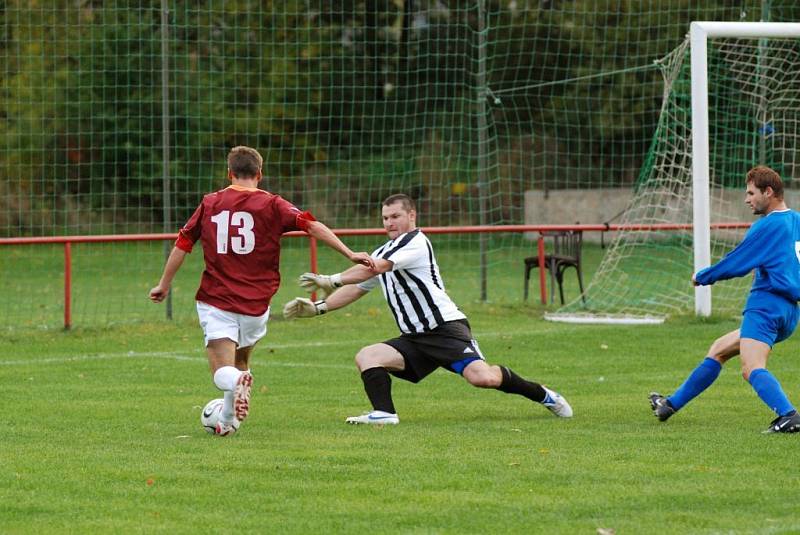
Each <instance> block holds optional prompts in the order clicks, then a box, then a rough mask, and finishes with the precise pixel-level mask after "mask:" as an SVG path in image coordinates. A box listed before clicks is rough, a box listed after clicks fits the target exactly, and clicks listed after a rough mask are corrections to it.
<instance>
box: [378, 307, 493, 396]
mask: <svg viewBox="0 0 800 535" xmlns="http://www.w3.org/2000/svg"><path fill="white" fill-rule="evenodd" d="M383 343H384V344H386V345H389V346H392V347H393V348H395V349H396V350H397V351H399V352H400V354H401V355H403V360H404V361H405V364H406V367H405V369H404V370H400V371H392V370H390V371H389V373H391V374H392V375H394V376H395V377H398V378H399V379H404V380H406V381H410V382H412V383H418V382H420V381H421V380H423V379H424V378H425V377H427V376H428V375H430V374H431V373H432V372H433V371H434V370H435V369H436V368H444V369H446V370H447V371H450V372H453V373H458V374H461V373H462V372H463V371H464V368H465V367H466V366H467V364H469V363H470V362H472V361H474V360H484V358H483V355H482V354H481V350H480V348H479V347H478V342H477V341H475V339H474V338H473V337H472V332H471V331H470V328H469V323H468V322H467V320H455V321H448V322H446V323H443V324H441V325H439V326H438V327H436V328H435V329H434V330H432V331H429V332H426V333H420V334H402V335H401V336H399V337H398V338H392V339H391V340H386V341H385V342H383Z"/></svg>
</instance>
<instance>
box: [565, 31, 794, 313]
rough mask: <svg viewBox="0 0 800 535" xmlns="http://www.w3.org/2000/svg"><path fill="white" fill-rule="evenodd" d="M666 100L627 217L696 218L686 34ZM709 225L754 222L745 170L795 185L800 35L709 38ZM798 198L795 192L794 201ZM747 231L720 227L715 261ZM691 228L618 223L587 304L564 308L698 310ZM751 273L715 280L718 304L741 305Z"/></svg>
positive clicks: (723, 307)
mask: <svg viewBox="0 0 800 535" xmlns="http://www.w3.org/2000/svg"><path fill="white" fill-rule="evenodd" d="M661 65H662V66H663V69H662V70H663V73H664V77H665V87H666V93H665V99H664V108H663V110H662V113H661V119H660V122H659V126H658V129H657V133H656V136H655V138H654V143H653V145H652V147H651V151H650V155H649V157H648V158H646V160H645V161H646V165H645V166H644V167H643V170H642V175H641V177H640V181H639V183H638V184H637V188H636V189H637V192H636V195H635V196H634V198H633V200H632V201H631V204H630V206H629V207H628V210H627V211H626V212H625V214H624V216H623V218H622V219H621V222H622V223H624V224H626V223H627V224H634V223H636V224H645V225H648V224H670V223H676V224H691V223H692V220H693V219H692V217H693V216H692V202H693V198H692V179H691V76H690V74H691V73H690V56H689V42H688V39H687V41H686V42H684V44H683V45H681V46H680V47H678V48H677V49H676V50H675V51H674V52H673V53H672V54H670V55H669V56H668V57H667V58H666V59H665V60H664V61H663V62H662V63H661ZM708 87H709V95H708V97H709V124H710V126H709V139H710V169H709V171H710V183H711V184H710V185H711V224H712V228H713V225H714V224H715V223H729V222H739V221H752V220H753V217H752V216H751V215H750V213H749V212H750V211H749V209H747V207H746V206H745V205H744V187H745V184H744V177H745V175H746V174H747V171H748V169H750V168H751V167H753V166H754V165H756V164H759V163H763V164H766V165H769V166H771V167H772V168H774V169H776V170H777V171H778V172H779V173H781V175H782V176H783V177H784V178H785V180H786V183H787V186H788V188H791V187H792V186H793V178H794V177H796V176H797V171H798V165H799V164H800V153H798V149H800V143H799V142H798V136H800V128H799V126H798V125H800V109H798V96H800V40H798V39H772V40H752V39H751V40H743V39H742V40H739V39H714V40H710V43H709V51H708ZM794 200H800V199H799V198H798V197H797V196H796V195H795V194H794V192H792V191H789V192H788V193H787V202H788V203H789V204H790V205H794V206H796V204H795V203H793V201H794ZM743 235H744V230H741V231H732V230H712V234H711V253H712V261H717V260H719V258H721V257H722V256H723V255H725V254H726V253H727V252H728V251H730V249H732V248H733V247H734V246H735V245H736V243H737V242H738V241H739V240H740V239H741V238H742V237H743ZM692 247H693V241H692V233H691V231H685V232H676V231H652V232H647V233H643V232H632V231H626V232H620V233H619V234H618V236H617V237H616V239H615V240H614V242H613V243H612V245H611V247H610V249H609V252H608V253H607V254H606V256H605V257H604V259H603V262H602V263H601V265H600V267H599V268H598V271H597V273H596V274H595V277H594V279H593V281H592V284H591V285H590V287H589V289H588V291H587V294H588V299H587V301H586V303H585V304H584V303H583V302H581V301H577V300H576V301H574V302H572V303H570V304H569V305H568V306H566V307H564V308H563V309H562V310H560V311H559V313H564V314H568V313H582V314H600V315H606V314H619V315H669V314H676V313H685V312H690V311H692V310H694V290H693V287H692V285H691V276H692V272H693V260H692V258H693V251H692ZM750 282H751V280H750V278H749V277H744V278H741V279H736V280H732V281H725V282H721V283H718V284H716V285H714V286H713V291H712V300H713V308H714V310H715V312H717V313H720V314H738V313H739V312H740V310H741V306H742V304H743V303H744V299H745V297H746V295H747V288H748V287H749V285H750Z"/></svg>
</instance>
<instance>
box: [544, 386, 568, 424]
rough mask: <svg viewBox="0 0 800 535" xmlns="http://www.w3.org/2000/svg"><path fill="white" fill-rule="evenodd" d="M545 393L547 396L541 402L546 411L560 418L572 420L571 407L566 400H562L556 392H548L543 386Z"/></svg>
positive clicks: (562, 397)
mask: <svg viewBox="0 0 800 535" xmlns="http://www.w3.org/2000/svg"><path fill="white" fill-rule="evenodd" d="M542 388H544V391H545V393H546V394H547V395H546V396H545V398H544V401H542V402H541V403H542V405H544V406H545V407H547V410H549V411H550V412H552V413H553V414H555V415H556V416H558V417H560V418H572V407H570V405H569V403H567V400H566V399H564V396H562V395H561V394H559V393H558V392H554V391H553V390H550V389H549V388H547V387H546V386H543V387H542Z"/></svg>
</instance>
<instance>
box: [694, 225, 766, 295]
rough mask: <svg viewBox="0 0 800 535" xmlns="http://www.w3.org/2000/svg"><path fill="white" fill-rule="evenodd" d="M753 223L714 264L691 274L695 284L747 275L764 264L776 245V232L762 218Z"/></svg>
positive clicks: (706, 283) (707, 283)
mask: <svg viewBox="0 0 800 535" xmlns="http://www.w3.org/2000/svg"><path fill="white" fill-rule="evenodd" d="M759 223H761V224H758V223H757V224H756V225H758V226H756V225H753V227H751V228H750V231H749V232H748V233H747V234H746V235H745V237H744V239H743V240H742V241H741V243H739V245H737V246H736V247H735V248H734V249H733V250H732V251H731V252H729V253H728V254H727V255H725V257H724V258H722V260H720V261H719V262H717V263H716V264H714V265H712V266H709V267H707V268H705V269H701V270H700V271H698V272H697V273H695V274H694V276H692V282H693V283H694V285H695V286H707V285H710V284H714V283H715V282H717V281H722V280H728V279H732V278H735V277H742V276H744V275H747V274H748V273H750V272H751V271H753V270H754V269H755V268H757V267H759V266H761V265H763V264H764V262H766V261H767V259H768V258H769V256H770V255H772V254H774V249H775V248H776V247H777V246H778V245H777V243H776V241H777V239H778V237H779V236H778V234H777V233H775V232H774V231H771V230H770V228H769V227H768V226H767V225H766V224H764V223H765V222H764V221H763V220H762V221H760V222H759Z"/></svg>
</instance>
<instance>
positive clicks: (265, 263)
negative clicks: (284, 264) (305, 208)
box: [175, 185, 301, 316]
mask: <svg viewBox="0 0 800 535" xmlns="http://www.w3.org/2000/svg"><path fill="white" fill-rule="evenodd" d="M298 216H301V212H300V210H298V209H297V208H296V207H295V206H294V205H293V204H292V203H290V202H289V201H287V200H285V199H283V198H282V197H280V196H279V195H274V194H272V193H268V192H266V191H263V190H260V189H256V188H245V187H242V186H235V185H232V186H229V187H227V188H225V189H223V190H220V191H217V192H214V193H209V194H208V195H206V196H205V197H203V202H201V203H200V206H198V207H197V210H195V211H194V214H192V217H191V218H189V221H188V222H187V223H186V225H184V227H183V228H182V229H181V230H180V233H179V234H178V240H177V241H176V242H175V246H176V247H178V248H179V249H182V250H184V251H186V252H187V253H190V252H191V251H192V247H193V246H194V244H195V242H197V240H198V239H199V240H201V242H202V245H203V257H204V259H205V264H206V268H205V270H204V271H203V276H202V278H201V280H200V288H199V289H198V290H197V294H196V296H195V297H196V299H197V300H198V301H202V302H204V303H208V304H209V305H212V306H215V307H217V308H219V309H222V310H227V311H229V312H235V313H238V314H247V315H248V316H260V315H262V314H263V313H264V312H266V311H267V307H269V302H270V300H271V299H272V296H273V295H275V292H277V291H278V286H279V285H280V282H281V275H280V272H279V266H280V252H281V245H280V242H281V234H283V233H284V232H287V231H290V230H299V227H298Z"/></svg>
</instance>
